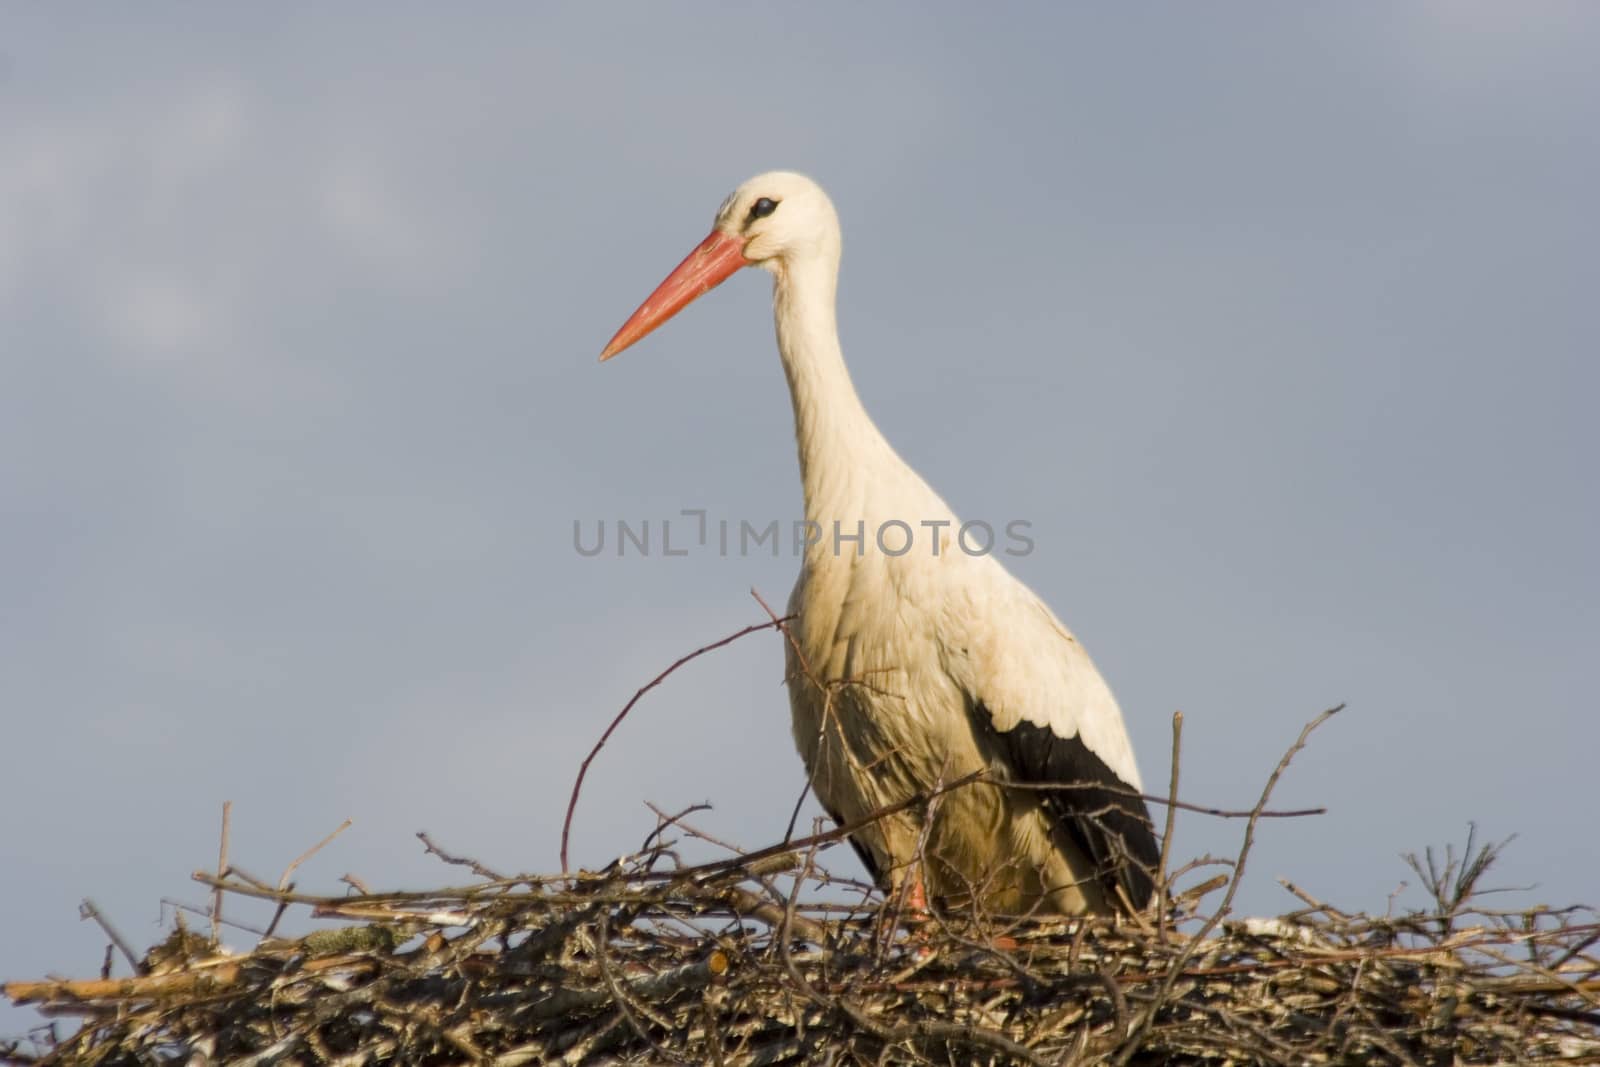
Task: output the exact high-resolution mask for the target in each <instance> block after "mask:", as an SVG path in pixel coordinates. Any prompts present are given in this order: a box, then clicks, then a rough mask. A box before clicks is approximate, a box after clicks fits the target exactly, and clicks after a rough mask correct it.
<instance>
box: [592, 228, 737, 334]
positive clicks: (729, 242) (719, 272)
mask: <svg viewBox="0 0 1600 1067" xmlns="http://www.w3.org/2000/svg"><path fill="white" fill-rule="evenodd" d="M746 265H747V261H746V260H745V258H744V241H743V239H741V238H738V237H734V236H732V235H731V234H726V233H723V232H722V231H721V230H712V231H711V235H710V236H709V237H707V238H706V239H705V240H704V241H701V242H700V244H699V245H698V246H696V247H695V250H694V251H693V252H690V253H689V255H688V256H687V257H686V258H685V259H684V261H683V262H682V263H679V264H678V265H677V267H675V268H673V271H672V273H671V274H669V275H667V277H666V280H665V281H663V282H662V283H661V284H660V285H658V286H656V291H655V292H653V293H651V294H650V295H649V296H648V297H646V298H645V302H644V303H642V304H640V305H639V310H638V311H635V312H634V313H633V314H632V315H631V316H629V317H628V321H627V322H625V323H623V324H622V329H620V330H618V331H617V335H616V336H615V337H613V338H612V339H611V341H610V342H609V343H608V344H607V345H606V347H605V348H604V350H602V351H601V353H600V359H601V362H604V361H605V360H608V359H610V358H611V357H612V356H614V355H616V354H617V353H618V352H621V351H622V350H623V349H624V348H627V347H628V346H629V345H631V344H633V343H634V342H636V341H638V340H639V339H641V338H642V337H644V335H645V334H647V333H649V332H650V331H651V330H654V329H655V328H656V327H657V326H660V325H661V324H662V323H663V322H666V321H667V320H668V319H670V318H672V316H674V315H676V314H677V313H678V312H680V311H682V310H683V309H684V308H686V307H688V306H689V304H691V303H692V302H693V301H695V300H696V299H698V298H699V297H700V296H701V295H703V294H705V293H709V292H710V291H711V290H713V289H715V288H716V287H717V286H719V285H721V284H722V283H723V282H725V281H727V280H728V278H729V276H730V275H732V274H733V272H734V271H736V270H738V269H739V268H740V267H743V266H746Z"/></svg>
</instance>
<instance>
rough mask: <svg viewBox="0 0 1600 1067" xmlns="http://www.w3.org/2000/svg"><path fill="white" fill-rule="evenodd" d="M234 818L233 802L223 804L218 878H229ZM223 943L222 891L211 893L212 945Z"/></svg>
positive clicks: (218, 851) (227, 801)
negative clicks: (229, 852)
mask: <svg viewBox="0 0 1600 1067" xmlns="http://www.w3.org/2000/svg"><path fill="white" fill-rule="evenodd" d="M232 816H233V801H231V800H224V801H223V802H222V839H221V841H220V843H219V844H218V845H217V877H218V878H226V877H228V825H229V823H230V822H231V820H232ZM221 942H222V890H220V889H216V890H213V891H212V893H211V943H212V944H213V945H216V944H220V943H221Z"/></svg>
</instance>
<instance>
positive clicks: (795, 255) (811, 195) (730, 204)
mask: <svg viewBox="0 0 1600 1067" xmlns="http://www.w3.org/2000/svg"><path fill="white" fill-rule="evenodd" d="M838 257H839V218H838V216H837V215H835V214H834V211H833V202H832V201H831V200H829V199H828V194H827V193H825V192H823V191H822V187H821V186H820V185H818V184H817V183H816V182H814V181H812V180H811V179H810V178H807V177H806V176H805V175H803V174H795V173H793V172H792V171H786V170H775V171H772V172H770V173H767V174H762V175H760V176H759V177H755V178H751V179H750V180H749V181H747V182H745V183H744V184H743V185H741V186H739V188H737V189H735V190H734V191H733V192H732V193H731V194H729V196H728V199H726V200H724V201H723V202H722V207H721V208H719V209H718V210H717V221H716V225H715V226H714V227H713V228H712V230H711V234H710V236H708V237H707V238H706V239H705V240H704V241H701V242H700V244H699V246H697V247H696V248H695V250H694V251H693V252H690V253H689V255H688V257H687V258H686V259H684V261H683V262H682V263H679V264H678V266H677V268H676V269H674V270H673V272H672V273H671V274H669V275H667V277H666V280H665V281H663V282H662V283H661V284H660V285H658V286H657V287H656V291H655V292H653V293H651V294H650V296H649V297H647V298H646V299H645V302H644V303H643V304H640V305H639V309H638V310H637V311H635V312H634V313H633V315H632V316H631V317H630V318H629V319H628V321H627V322H625V323H623V324H622V329H620V330H618V331H617V335H616V336H615V337H613V338H612V339H611V342H610V343H609V344H607V345H606V347H605V350H604V351H603V352H601V353H600V358H601V359H602V360H606V359H610V358H611V357H612V356H614V355H616V354H617V353H618V352H621V351H622V350H623V349H625V348H627V347H628V346H629V345H632V344H633V343H634V342H636V341H638V340H639V339H641V338H642V337H644V336H645V334H647V333H649V332H650V331H651V330H654V329H655V328H656V327H657V326H660V325H661V324H662V323H664V322H666V321H667V320H668V319H670V318H672V316H674V315H676V314H677V313H678V312H680V311H682V310H683V309H684V308H685V307H687V306H689V304H690V303H691V302H693V301H694V300H695V299H696V298H697V297H699V296H701V295H702V294H704V293H707V292H710V291H711V290H712V289H714V288H716V287H717V286H718V285H721V284H722V283H723V282H724V281H726V280H727V279H728V278H729V277H731V276H732V275H733V273H734V272H735V271H737V270H738V269H739V268H740V267H762V268H765V269H766V270H769V271H771V272H772V273H773V274H775V275H777V276H778V277H780V278H781V277H783V276H784V275H785V274H786V273H787V272H788V271H789V270H790V269H791V268H792V267H794V266H795V265H796V264H799V263H804V262H810V261H815V260H821V261H824V262H828V261H837V260H838Z"/></svg>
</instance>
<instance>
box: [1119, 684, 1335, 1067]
mask: <svg viewBox="0 0 1600 1067" xmlns="http://www.w3.org/2000/svg"><path fill="white" fill-rule="evenodd" d="M1343 710H1344V705H1343V704H1340V705H1338V706H1336V707H1332V708H1329V709H1328V710H1327V711H1324V712H1323V713H1322V714H1320V715H1318V716H1317V717H1316V718H1314V719H1312V720H1311V721H1310V722H1308V723H1306V724H1305V726H1304V727H1303V728H1302V729H1301V730H1300V736H1299V737H1297V738H1295V742H1294V744H1292V745H1290V746H1289V750H1288V751H1287V752H1285V753H1284V754H1283V758H1282V759H1280V760H1279V761H1278V765H1277V766H1276V767H1274V768H1273V769H1272V773H1271V774H1270V775H1268V776H1267V784H1266V785H1265V786H1263V787H1262V789H1261V799H1259V800H1257V801H1256V806H1255V808H1254V809H1253V813H1252V814H1251V816H1250V821H1249V822H1247V823H1246V824H1245V828H1244V842H1243V843H1242V844H1241V845H1240V846H1239V857H1238V858H1237V859H1236V860H1234V862H1233V877H1232V878H1231V879H1229V881H1228V890H1227V892H1226V893H1224V894H1223V896H1222V903H1221V904H1219V905H1217V910H1216V911H1215V912H1213V913H1212V914H1211V917H1210V918H1208V919H1207V920H1206V921H1205V924H1204V925H1203V926H1201V927H1200V931H1199V932H1198V933H1197V934H1195V936H1194V938H1193V940H1191V941H1190V942H1189V944H1188V946H1187V947H1186V948H1185V949H1184V951H1183V952H1182V953H1181V954H1180V955H1179V956H1178V959H1177V960H1176V961H1175V962H1174V963H1173V965H1172V967H1171V969H1170V970H1169V971H1168V972H1167V977H1166V980H1165V981H1163V982H1162V984H1161V990H1160V992H1159V993H1157V994H1156V997H1155V1000H1154V1002H1153V1003H1152V1004H1151V1005H1150V1007H1149V1008H1148V1009H1146V1011H1145V1013H1144V1015H1143V1017H1142V1018H1141V1019H1140V1020H1139V1025H1138V1026H1137V1027H1136V1028H1135V1030H1134V1032H1133V1033H1132V1035H1130V1036H1129V1038H1128V1040H1127V1041H1126V1042H1124V1043H1123V1046H1122V1048H1121V1050H1120V1051H1119V1052H1118V1054H1117V1059H1116V1063H1117V1067H1126V1064H1127V1063H1128V1061H1129V1060H1131V1059H1133V1056H1134V1054H1135V1053H1136V1052H1138V1051H1139V1046H1140V1045H1141V1044H1142V1043H1143V1042H1144V1039H1145V1037H1146V1036H1147V1035H1148V1034H1149V1033H1150V1028H1151V1027H1152V1026H1154V1025H1155V1020H1156V1015H1157V1013H1158V1012H1159V1011H1160V1010H1161V1006H1162V1004H1164V1003H1165V1002H1166V1000H1167V998H1168V997H1169V996H1170V995H1171V994H1172V987H1173V986H1174V985H1175V984H1176V983H1177V981H1178V978H1179V976H1180V975H1181V974H1182V973H1183V970H1184V968H1185V967H1187V966H1188V963H1189V960H1190V959H1192V958H1193V957H1194V954H1195V953H1196V952H1197V951H1198V950H1199V948H1200V946H1201V945H1202V944H1203V943H1204V942H1205V940H1206V938H1207V937H1209V936H1210V935H1211V931H1213V930H1215V929H1216V927H1217V924H1218V923H1220V922H1221V921H1222V919H1223V917H1224V916H1226V915H1227V914H1228V913H1229V912H1230V911H1231V910H1232V908H1233V898H1234V895H1235V894H1236V893H1238V891H1239V886H1240V884H1241V882H1242V881H1243V880H1244V865H1245V860H1247V859H1248V858H1249V856H1250V847H1251V845H1253V844H1254V843H1255V834H1256V823H1257V821H1258V820H1259V819H1260V818H1261V812H1263V811H1264V810H1266V806H1267V801H1268V800H1270V799H1271V797H1272V791H1273V789H1274V788H1276V787H1277V784H1278V779H1279V778H1281V777H1283V772H1284V771H1286V770H1288V768H1289V764H1290V762H1291V761H1292V760H1293V759H1294V757H1295V755H1296V754H1297V753H1298V752H1299V751H1300V750H1301V749H1303V748H1305V747H1306V740H1307V738H1309V737H1310V736H1311V732H1312V731H1313V730H1315V729H1316V728H1317V727H1319V726H1321V725H1322V724H1323V723H1325V722H1327V721H1328V720H1329V719H1331V718H1332V717H1333V716H1334V715H1337V714H1338V713H1339V712H1341V711H1343Z"/></svg>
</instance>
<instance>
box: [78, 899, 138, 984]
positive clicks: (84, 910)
mask: <svg viewBox="0 0 1600 1067" xmlns="http://www.w3.org/2000/svg"><path fill="white" fill-rule="evenodd" d="M78 916H79V917H80V918H83V919H93V920H94V921H95V922H97V923H99V924H100V929H102V930H104V931H105V932H106V936H107V937H109V938H110V939H111V943H112V944H113V945H116V946H117V949H118V950H119V951H120V952H121V953H122V954H123V955H124V956H126V957H127V958H128V963H130V964H131V965H132V966H133V971H134V973H135V974H143V973H144V967H143V966H142V965H141V964H140V963H139V957H138V956H135V955H134V954H133V949H132V948H130V947H129V945H128V940H127V938H125V937H123V936H122V935H121V934H120V933H118V932H117V928H116V927H115V926H112V925H111V920H110V919H108V918H106V917H105V916H104V915H103V914H101V912H100V909H99V908H98V907H96V906H95V903H94V901H92V900H90V899H89V898H88V897H84V898H83V903H82V904H79V905H78Z"/></svg>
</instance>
